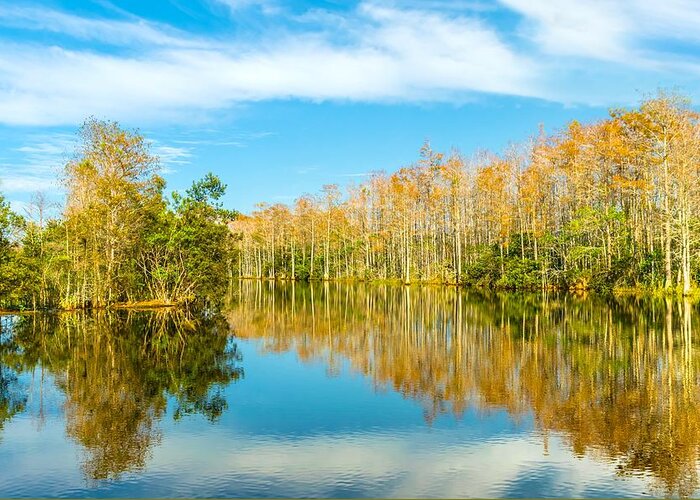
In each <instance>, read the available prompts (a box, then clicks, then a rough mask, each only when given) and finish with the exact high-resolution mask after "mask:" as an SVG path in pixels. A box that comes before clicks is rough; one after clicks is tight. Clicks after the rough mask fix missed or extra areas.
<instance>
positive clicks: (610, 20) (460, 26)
mask: <svg viewBox="0 0 700 500" xmlns="http://www.w3.org/2000/svg"><path fill="white" fill-rule="evenodd" d="M210 3H212V4H218V5H219V6H220V7H226V8H227V9H228V10H229V11H230V12H231V13H232V15H233V16H234V17H235V15H236V12H241V11H243V10H245V9H258V10H260V9H263V10H264V9H268V13H269V12H270V9H276V8H280V5H281V4H278V3H276V2H273V1H271V0H210ZM493 9H501V10H504V11H507V12H509V13H510V14H513V13H515V14H516V15H517V16H518V17H517V18H518V22H517V24H518V26H519V31H518V35H517V36H512V34H511V33H506V32H505V31H504V30H503V27H502V26H500V25H499V24H498V23H497V22H494V21H493V18H492V17H489V15H486V14H487V13H491V11H492V10H493ZM120 16H121V17H119V18H118V19H111V18H110V19H107V18H93V17H81V16H78V15H75V14H70V13H66V12H61V11H57V10H54V9H50V8H38V7H26V6H18V5H11V4H8V3H2V0H0V25H3V26H9V27H12V28H14V29H15V30H25V31H26V32H27V33H29V35H28V36H25V37H23V38H21V39H22V40H24V41H18V40H19V39H18V38H12V39H8V38H7V37H3V36H2V35H1V34H0V123H5V124H13V125H18V124H23V125H62V124H75V123H79V122H80V121H81V120H82V119H83V118H84V117H85V116H86V115H91V114H95V115H99V116H109V117H111V118H115V119H120V120H130V121H138V122H139V123H149V122H153V123H155V122H157V123H163V122H166V121H170V120H174V119H183V118H191V117H192V116H200V117H201V116H205V117H206V116H207V115H213V114H215V113H218V112H221V110H229V109H234V107H235V106H236V104H238V103H243V102H255V101H261V100H270V99H303V100H309V101H313V102H319V101H326V100H335V101H361V102H375V103H376V102H379V103H393V102H426V101H441V102H463V101H465V100H469V99H472V98H473V97H474V96H475V95H478V94H482V93H491V94H502V95H511V96H528V97H537V98H543V99H550V100H557V101H560V102H570V101H572V100H574V101H578V102H592V101H599V100H603V101H605V100H607V101H614V100H615V99H617V98H619V97H620V94H621V92H620V90H619V89H617V88H616V86H615V83H614V82H616V81H618V80H620V81H624V82H625V85H626V86H627V84H628V81H627V80H628V79H629V80H631V81H640V78H641V77H644V78H646V81H650V82H651V81H653V82H656V84H658V82H659V81H660V80H662V79H663V78H664V77H669V76H672V77H674V78H676V79H677V80H679V82H680V83H681V84H682V83H689V84H696V83H697V80H698V79H699V78H700V57H698V53H700V52H698V51H697V50H695V51H686V52H684V53H682V55H681V53H680V52H678V51H677V49H675V48H673V47H670V46H669V47H666V48H664V44H663V43H661V44H659V43H655V42H658V41H659V40H661V41H674V42H675V44H676V45H678V44H681V45H687V44H690V45H691V46H693V47H695V48H696V49H697V42H698V41H700V31H699V30H697V28H696V27H697V26H698V25H699V24H700V4H698V3H697V2H694V1H690V0H669V1H667V2H663V3H660V2H656V1H653V0H638V1H636V0H635V1H632V0H620V1H616V2H613V1H611V0H590V1H586V2H580V1H574V0H561V1H559V2H550V1H546V0H500V1H499V3H491V4H484V3H483V2H478V1H456V2H443V1H442V0H430V1H425V2H418V1H412V0H411V1H408V2H399V1H391V0H384V1H382V0H374V1H365V2H361V3H360V4H358V5H357V6H356V7H354V8H351V9H346V10H334V11H329V10H323V9H311V10H309V11H307V12H306V13H302V14H301V15H299V14H298V13H297V14H295V15H294V16H290V17H289V18H288V19H287V21H285V22H281V21H280V22H279V23H277V24H275V23H272V24H270V25H269V26H268V24H265V26H266V27H263V28H261V32H260V33H256V36H255V37H254V38H250V37H247V38H246V35H243V34H240V33H238V32H235V31H234V30H232V31H231V33H226V34H222V33H220V32H219V33H218V34H216V35H209V36H204V35H201V34H197V35H194V34H192V33H188V32H184V31H182V30H181V29H177V28H175V27H172V26H168V25H165V24H162V23H155V22H151V21H147V20H144V19H140V18H137V17H135V16H130V15H121V14H120ZM280 17H281V16H280ZM268 28H269V29H268ZM38 31H41V32H42V33H46V32H48V33H53V34H56V35H57V36H58V35H60V36H58V38H57V39H55V38H50V39H51V40H52V41H51V42H50V43H47V42H42V41H41V40H44V38H42V39H40V40H38V41H36V40H33V39H32V35H31V33H33V32H38ZM67 40H73V41H81V42H85V43H82V44H81V43H78V44H75V43H67V42H66V41H67ZM64 42H66V43H64ZM89 42H98V43H89ZM652 42H654V43H652ZM693 44H695V45H693ZM591 61H596V63H597V64H596V65H591ZM593 70H595V73H593ZM640 72H641V73H640ZM582 75H585V76H587V77H588V80H594V82H593V83H594V84H592V85H591V84H589V85H586V86H583V85H582V84H581V83H580V82H581V80H582ZM611 82H612V83H611ZM627 93H629V89H627ZM572 96H574V97H572ZM236 142H237V141H236V140H234V141H232V143H231V144H230V145H234V146H235V145H236V144H235V143H236Z"/></svg>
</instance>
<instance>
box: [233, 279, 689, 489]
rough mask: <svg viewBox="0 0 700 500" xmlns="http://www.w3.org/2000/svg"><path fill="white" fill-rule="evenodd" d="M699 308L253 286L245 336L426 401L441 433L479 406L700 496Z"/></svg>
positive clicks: (245, 287) (247, 298)
mask: <svg viewBox="0 0 700 500" xmlns="http://www.w3.org/2000/svg"><path fill="white" fill-rule="evenodd" d="M694 311H695V306H693V305H691V304H690V303H689V302H688V301H683V302H672V301H670V300H638V299H633V298H625V299H617V300H614V301H603V300H602V299H594V298H590V297H574V296H571V295H561V296H558V295H508V294H496V295H488V296H486V295H482V294H479V293H475V292H468V291H457V290H455V289H453V288H445V287H441V288H422V289H418V288H409V287H391V286H372V287H369V286H367V287H365V286H343V285H337V284H328V283H326V284H321V285H314V286H311V287H309V286H305V285H303V286H302V285H299V284H279V283H278V284H276V285H275V284H273V283H260V282H243V283H241V288H240V290H239V292H238V293H237V295H236V297H235V298H234V300H233V303H232V305H231V308H230V311H229V313H228V318H229V322H230V324H231V327H232V329H233V330H234V332H235V334H236V335H237V336H239V337H242V338H255V339H260V340H262V342H263V343H264V349H265V350H267V351H270V352H283V351H289V350H293V351H295V352H296V353H297V354H298V356H299V358H300V359H302V360H318V359H323V360H324V361H325V363H326V364H327V366H328V370H329V371H330V372H331V373H333V372H335V371H337V369H338V367H339V365H340V362H341V360H343V359H344V360H348V361H349V362H350V364H351V365H352V367H353V369H354V370H356V371H358V372H360V373H362V374H364V375H366V376H368V377H370V378H371V379H372V380H373V381H374V383H375V384H376V385H377V386H378V387H387V386H388V387H392V388H393V389H395V390H396V391H399V392H400V393H401V394H403V395H404V396H405V397H407V398H411V399H415V400H418V401H420V402H421V404H422V405H423V407H424V408H425V417H426V420H427V421H428V423H430V422H431V421H432V420H433V419H434V418H436V416H437V415H440V414H445V413H451V414H454V415H456V416H457V417H459V416H460V415H461V414H462V413H463V412H464V411H465V410H467V409H468V408H476V409H477V410H479V411H483V412H488V411H490V410H491V409H494V408H505V409H507V410H508V411H509V412H510V414H511V415H513V416H514V417H516V418H518V417H523V416H525V415H532V416H533V418H534V420H535V425H536V428H537V429H538V431H539V433H540V434H541V439H542V441H543V443H544V447H545V449H546V446H547V440H548V436H549V435H550V434H551V433H557V435H558V436H562V437H563V439H564V440H565V441H566V443H567V446H568V447H569V448H570V450H571V452H572V453H573V454H575V455H578V456H581V455H584V454H587V455H589V456H592V457H595V458H596V459H598V460H601V461H605V462H608V463H610V464H613V465H614V466H615V467H616V469H617V472H618V474H620V475H644V476H646V477H648V478H649V480H650V481H651V482H652V483H653V484H652V486H653V487H654V488H655V489H657V490H660V492H662V493H664V494H668V495H681V496H686V495H691V494H692V493H693V492H695V491H696V490H697V489H698V474H697V468H698V451H699V449H700V448H699V445H700V413H699V412H698V410H699V409H700V408H698V402H699V401H700V394H699V391H698V388H699V387H700V384H699V380H698V354H697V346H696V345H695V343H694V342H693V330H694V329H697V315H696V314H694Z"/></svg>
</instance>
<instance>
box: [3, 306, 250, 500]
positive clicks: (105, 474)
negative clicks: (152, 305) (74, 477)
mask: <svg viewBox="0 0 700 500" xmlns="http://www.w3.org/2000/svg"><path fill="white" fill-rule="evenodd" d="M7 330H11V331H12V335H5V336H3V337H2V339H3V342H2V351H1V355H2V358H1V362H2V365H3V369H2V373H3V375H2V376H3V377H5V376H6V375H5V374H6V373H10V374H11V375H10V378H9V379H7V380H10V381H11V380H17V373H21V372H22V371H31V370H33V369H34V367H37V366H40V367H41V370H46V371H47V372H48V373H49V374H50V375H51V376H52V379H53V380H54V382H55V384H56V385H57V386H58V387H59V389H60V390H61V392H62V393H64V394H65V403H64V405H63V410H64V414H65V415H64V418H65V425H66V432H67V434H68V436H69V437H70V438H71V439H73V440H74V441H75V442H77V443H79V444H80V446H81V447H82V449H83V450H84V457H83V463H82V468H83V471H84V474H85V476H86V478H88V479H91V480H100V479H115V478H118V477H119V476H120V475H121V474H122V473H124V472H126V471H134V470H139V469H141V468H143V467H144V465H145V463H146V460H147V458H148V456H149V453H150V452H151V450H152V449H153V447H154V446H155V445H156V444H157V443H158V442H159V440H160V437H161V436H160V431H159V428H158V422H159V420H160V419H161V418H162V417H163V416H164V414H165V413H166V407H167V403H168V400H169V399H172V400H174V401H175V408H174V413H173V417H174V418H175V419H179V418H181V417H182V416H184V415H186V414H193V413H199V414H203V415H205V416H206V418H207V419H209V420H212V421H213V420H216V419H217V418H218V417H219V416H220V415H221V414H222V412H223V411H224V409H225V408H226V406H227V402H226V400H225V399H224V398H223V396H222V388H223V387H224V386H225V385H227V384H228V383H230V382H231V381H233V380H235V379H237V378H239V377H240V376H241V375H242V371H241V368H240V363H239V361H240V359H239V355H238V352H237V350H236V345H235V344H234V343H232V341H231V340H230V337H229V335H228V330H227V325H226V323H225V322H224V321H222V319H221V318H216V317H213V318H206V319H199V320H197V321H195V320H193V319H192V318H191V317H188V316H187V315H185V314H184V313H182V312H177V311H165V310H164V311H159V312H149V313H143V312H141V313H116V312H98V313H94V314H85V313H72V314H62V315H46V316H29V317H23V318H21V319H18V320H16V321H15V322H14V324H12V325H11V326H10V327H8V328H6V329H5V331H7ZM42 379H43V377H42ZM3 380H5V378H3ZM0 384H2V382H0ZM5 385H8V384H5ZM5 385H2V386H0V387H1V388H0V391H2V392H0V422H1V421H2V418H3V417H5V415H9V414H10V412H14V413H17V412H18V411H20V410H21V401H18V400H15V399H12V397H11V396H8V395H7V394H11V391H9V392H8V391H7V390H6V389H5ZM41 407H42V406H40V408H41ZM40 411H41V410H40ZM9 416H11V415H9ZM6 418H8V417H6ZM0 425H1V424H0ZM47 493H48V492H47Z"/></svg>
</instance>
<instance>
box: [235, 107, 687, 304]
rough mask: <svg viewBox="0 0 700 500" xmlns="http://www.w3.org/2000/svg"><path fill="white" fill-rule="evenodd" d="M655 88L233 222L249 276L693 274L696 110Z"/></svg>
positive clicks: (600, 277)
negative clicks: (608, 107)
mask: <svg viewBox="0 0 700 500" xmlns="http://www.w3.org/2000/svg"><path fill="white" fill-rule="evenodd" d="M698 117H699V115H698V113H697V112H696V111H694V110H693V108H692V106H691V104H690V102H689V100H687V99H685V98H683V97H682V96H678V95H676V94H667V93H659V95H658V96H656V97H654V98H649V99H646V100H644V101H643V102H641V104H640V105H639V106H637V107H636V108H633V109H615V110H612V111H611V112H610V114H609V117H608V118H607V119H603V120H600V121H597V122H595V123H589V124H582V123H579V122H578V121H573V122H571V123H569V124H568V126H566V127H565V128H564V129H563V130H561V131H560V132H558V133H555V134H551V135H546V134H545V133H544V132H542V131H540V133H539V134H538V135H536V136H535V137H534V138H532V139H531V140H530V141H528V142H527V143H526V144H522V145H512V146H510V147H508V148H507V149H506V150H505V151H504V152H502V153H500V154H496V153H492V152H480V153H477V154H475V155H473V156H472V157H469V158H467V157H465V156H464V155H462V154H460V153H459V152H456V151H453V152H451V153H448V154H444V153H440V152H437V151H434V150H433V149H432V148H431V147H430V145H429V144H428V143H426V144H425V145H424V146H423V148H422V149H421V151H420V158H419V160H418V161H417V162H416V163H414V164H413V165H410V166H407V167H404V168H401V169H399V170H398V171H396V172H395V173H392V174H385V173H375V174H372V175H371V176H370V177H369V179H368V180H367V181H366V182H363V183H361V184H360V185H352V186H349V187H348V188H347V189H346V192H345V193H343V192H341V190H340V188H339V187H338V186H337V185H326V186H324V187H323V190H322V191H321V192H320V193H319V194H318V195H315V196H312V195H306V196H302V197H300V198H299V199H297V200H296V201H295V203H294V204H293V205H292V206H287V205H284V204H274V205H268V204H260V205H259V206H258V208H257V210H255V211H254V212H253V213H251V214H250V215H246V216H241V217H239V218H238V219H237V220H236V221H235V222H233V223H232V224H231V228H232V231H233V233H234V237H235V241H236V243H235V248H234V251H235V254H236V263H235V267H236V270H235V272H236V273H237V274H238V275H239V276H241V277H245V278H270V279H292V280H342V279H360V280H396V281H399V280H400V281H401V282H404V283H413V282H434V283H444V284H457V285H465V286H484V287H491V288H504V289H515V288H518V289H539V288H569V289H571V288H574V289H587V288H594V289H604V290H612V289H614V288H624V287H644V288H658V289H665V290H669V291H671V290H673V291H678V292H682V293H684V294H689V293H691V291H692V289H693V287H694V283H696V282H697V281H698V278H699V277H700V276H699V274H700V259H699V258H698V257H699V256H698V245H697V243H698V237H699V236H700V232H699V230H698V229H699V228H698V216H697V214H698V206H699V204H700V123H699V121H698Z"/></svg>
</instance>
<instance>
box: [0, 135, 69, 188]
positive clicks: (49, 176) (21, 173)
mask: <svg viewBox="0 0 700 500" xmlns="http://www.w3.org/2000/svg"><path fill="white" fill-rule="evenodd" d="M75 144H76V142H75V137H74V136H72V135H70V134H60V133H57V134H36V135H30V136H29V137H28V139H27V141H26V142H25V143H24V144H23V145H21V146H18V147H16V148H15V149H14V151H15V152H16V153H18V155H17V156H18V158H19V159H18V160H16V161H15V162H12V163H2V164H0V190H2V192H5V193H32V192H36V191H43V192H46V193H57V192H60V191H61V189H62V188H61V185H60V181H59V180H58V179H59V177H60V172H61V168H62V167H63V165H65V163H66V161H68V159H69V158H70V155H71V154H72V153H73V151H74V149H75Z"/></svg>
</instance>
